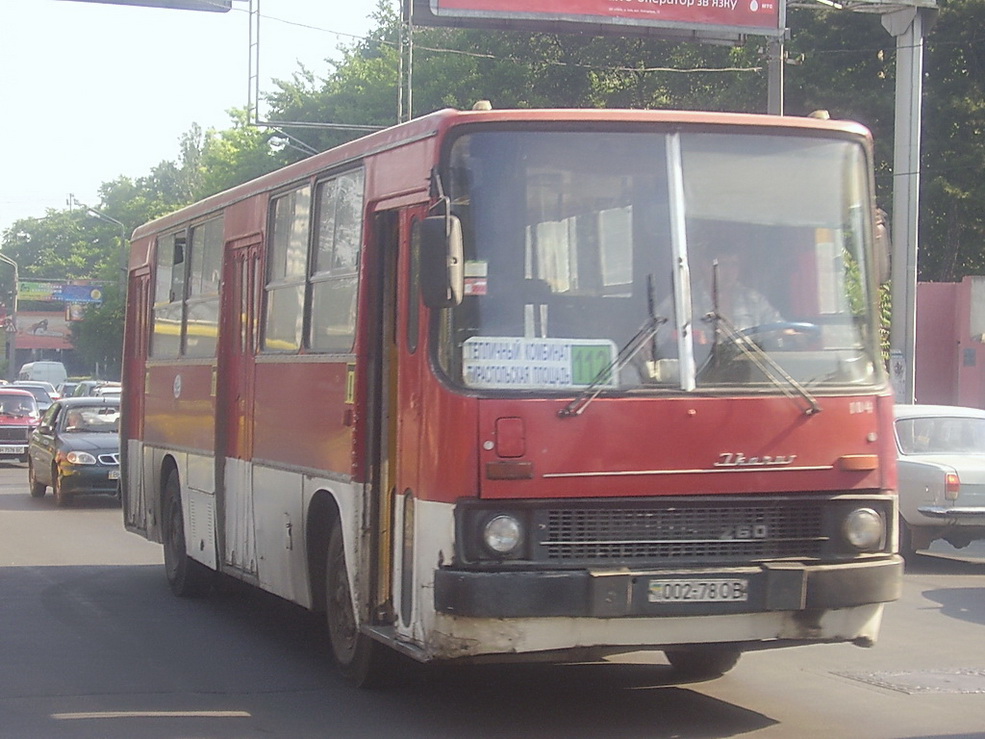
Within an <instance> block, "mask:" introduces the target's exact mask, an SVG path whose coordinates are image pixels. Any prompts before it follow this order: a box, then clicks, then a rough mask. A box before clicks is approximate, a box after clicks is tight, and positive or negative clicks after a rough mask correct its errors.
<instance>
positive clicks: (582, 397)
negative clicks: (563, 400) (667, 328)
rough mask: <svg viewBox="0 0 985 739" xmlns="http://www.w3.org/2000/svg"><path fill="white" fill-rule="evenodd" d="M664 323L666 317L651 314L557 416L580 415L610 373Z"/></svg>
mask: <svg viewBox="0 0 985 739" xmlns="http://www.w3.org/2000/svg"><path fill="white" fill-rule="evenodd" d="M665 323H667V319H666V318H664V317H663V316H653V315H651V316H650V317H649V318H647V319H646V321H645V322H644V323H643V325H642V326H640V329H639V331H637V332H636V333H635V334H633V336H632V338H631V339H630V340H629V341H627V342H626V344H625V345H624V346H623V347H622V349H620V350H619V353H618V354H616V357H615V359H613V360H612V361H611V362H609V364H608V365H607V366H605V367H603V368H602V369H601V371H599V373H598V374H597V375H595V378H594V379H593V380H592V381H591V382H590V383H588V386H587V387H586V388H585V389H584V390H582V391H581V392H580V393H578V395H576V396H575V397H574V398H573V399H572V400H571V402H570V403H568V404H567V405H566V406H564V408H562V409H561V410H559V411H558V412H557V415H558V418H570V417H571V416H577V415H580V414H581V412H582V411H584V410H585V408H587V407H588V404H589V403H591V402H592V401H593V400H595V398H597V397H598V396H599V393H601V392H602V390H603V389H604V388H605V385H606V383H608V382H609V378H611V377H612V373H613V372H615V371H616V370H620V369H622V368H623V367H625V366H626V365H627V364H628V363H629V361H630V360H631V359H632V358H633V357H635V356H636V355H637V354H638V353H639V351H640V349H642V348H643V347H644V346H646V345H647V343H649V342H650V341H652V340H653V338H654V337H655V336H656V335H657V331H659V330H660V327H661V326H663V325H664V324H665Z"/></svg>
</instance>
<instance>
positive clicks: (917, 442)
mask: <svg viewBox="0 0 985 739" xmlns="http://www.w3.org/2000/svg"><path fill="white" fill-rule="evenodd" d="M896 438H897V439H898V440H899V448H900V451H901V452H903V454H955V453H959V454H968V453H972V454H985V418H955V417H950V416H934V417H925V418H901V419H899V420H898V421H896Z"/></svg>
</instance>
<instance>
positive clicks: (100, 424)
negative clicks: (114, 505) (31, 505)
mask: <svg viewBox="0 0 985 739" xmlns="http://www.w3.org/2000/svg"><path fill="white" fill-rule="evenodd" d="M27 457H28V460H27V474H28V482H29V485H30V489H31V495H32V496H33V497H35V498H41V497H44V494H45V493H46V492H47V490H48V487H49V486H50V487H51V489H52V490H53V491H54V493H55V503H56V504H57V505H58V506H66V505H68V504H69V503H70V502H71V500H72V498H74V497H75V496H77V495H89V494H108V495H115V496H116V497H117V498H119V497H120V399H119V398H118V397H72V398H63V399H61V400H58V401H55V402H54V403H53V404H52V406H51V407H50V408H49V409H48V410H47V411H46V412H45V414H44V416H42V418H41V424H40V425H39V426H38V427H37V429H36V430H35V431H34V433H32V434H31V439H30V442H29V445H28V450H27Z"/></svg>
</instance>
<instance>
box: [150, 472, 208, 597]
mask: <svg viewBox="0 0 985 739" xmlns="http://www.w3.org/2000/svg"><path fill="white" fill-rule="evenodd" d="M161 510H162V513H163V515H162V516H161V533H162V538H163V539H164V573H165V574H166V575H167V578H168V585H170V586H171V592H172V593H174V594H175V595H177V596H179V597H181V598H195V597H199V596H202V595H205V594H206V593H208V592H209V590H210V589H211V587H212V575H213V573H212V570H210V569H209V568H208V567H206V566H205V565H203V564H202V563H201V562H196V561H195V560H193V559H192V558H191V557H189V556H188V550H187V549H186V548H185V519H184V516H183V514H182V509H181V483H180V481H179V480H178V471H177V470H171V472H170V473H169V474H168V479H167V482H166V483H165V485H164V493H163V495H162V501H161Z"/></svg>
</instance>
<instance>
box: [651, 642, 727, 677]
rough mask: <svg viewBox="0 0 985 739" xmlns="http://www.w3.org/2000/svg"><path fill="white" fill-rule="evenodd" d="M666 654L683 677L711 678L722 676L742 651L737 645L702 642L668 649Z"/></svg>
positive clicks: (672, 665)
mask: <svg viewBox="0 0 985 739" xmlns="http://www.w3.org/2000/svg"><path fill="white" fill-rule="evenodd" d="M664 655H665V656H666V657H667V661H668V662H670V665H671V667H673V668H674V672H675V673H676V674H678V675H680V676H681V677H683V678H687V679H693V680H710V679H712V678H716V677H721V676H722V675H724V674H725V673H726V672H728V671H729V670H731V669H732V668H733V667H735V665H736V664H737V663H738V661H739V657H741V656H742V652H741V651H739V650H738V649H736V648H735V647H729V646H724V645H717V644H702V645H697V646H693V647H682V648H679V649H666V650H664Z"/></svg>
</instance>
